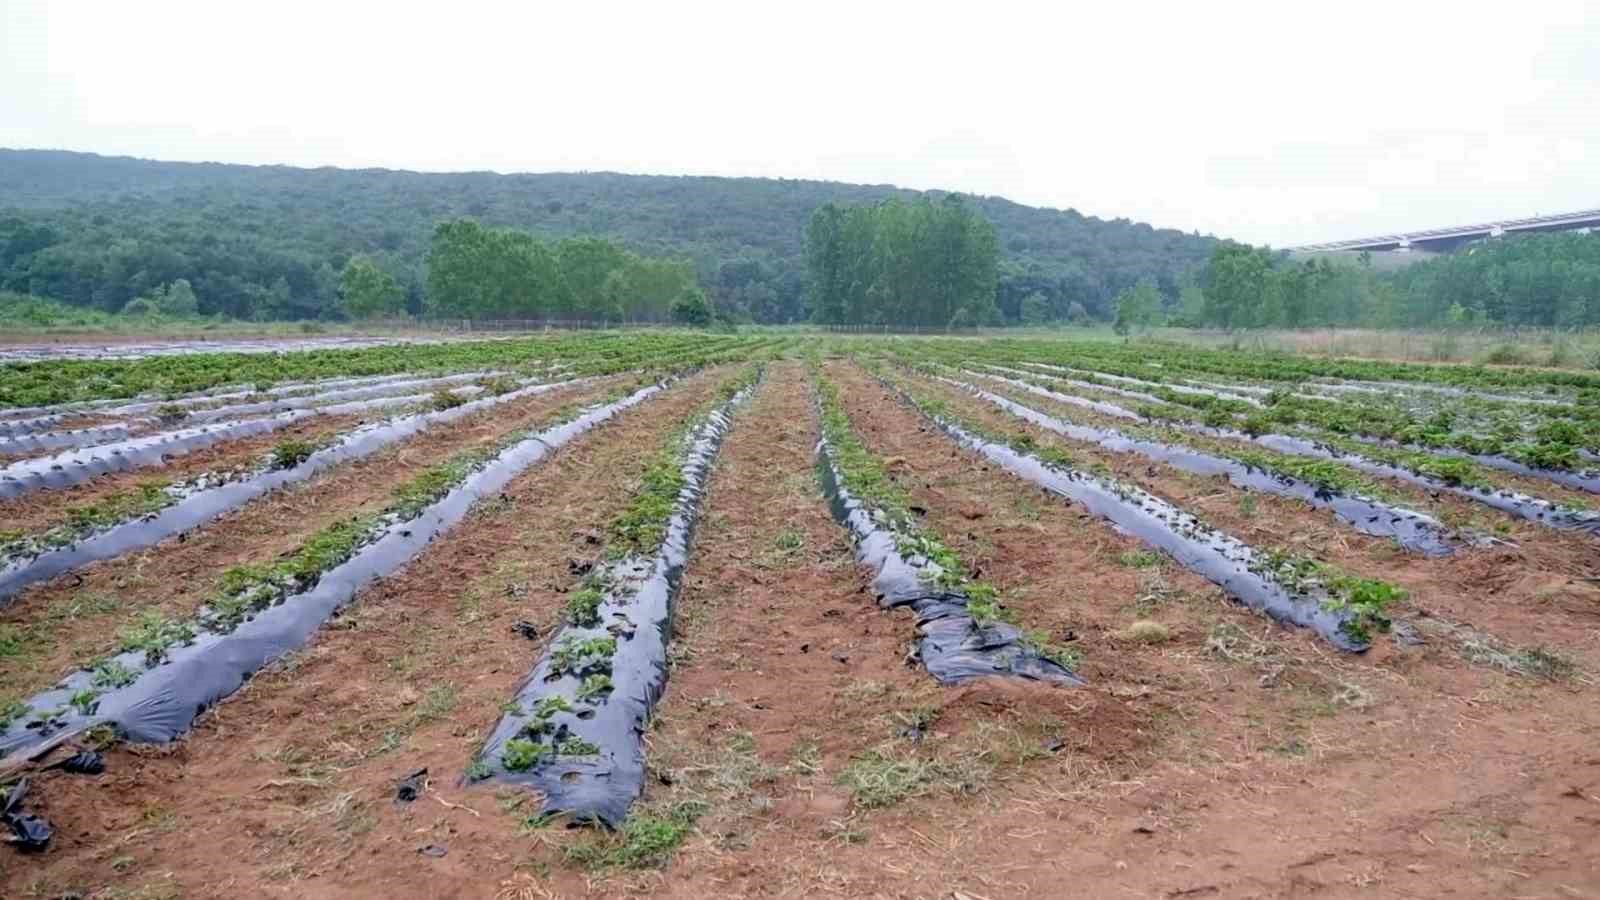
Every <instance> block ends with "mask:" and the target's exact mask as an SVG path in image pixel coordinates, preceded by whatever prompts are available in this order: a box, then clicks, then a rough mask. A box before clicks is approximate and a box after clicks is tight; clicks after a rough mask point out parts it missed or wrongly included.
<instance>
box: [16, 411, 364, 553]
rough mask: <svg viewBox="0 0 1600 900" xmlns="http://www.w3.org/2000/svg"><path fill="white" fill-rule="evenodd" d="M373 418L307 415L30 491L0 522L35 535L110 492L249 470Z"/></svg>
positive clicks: (61, 521) (65, 519)
mask: <svg viewBox="0 0 1600 900" xmlns="http://www.w3.org/2000/svg"><path fill="white" fill-rule="evenodd" d="M374 418H376V417H374V416H370V415H367V416H311V417H309V418H306V419H302V420H300V421H298V422H295V423H294V424H292V425H289V426H287V427H285V428H280V429H278V430H277V431H273V432H269V433H267V434H258V435H254V436H252V437H247V438H241V439H239V440H232V441H221V442H219V443H216V444H212V445H211V446H209V447H204V448H201V449H199V450H196V451H194V452H193V453H185V454H183V455H181V456H174V457H171V459H170V461H169V462H168V463H167V464H166V465H164V466H148V467H145V468H142V469H132V470H129V471H126V472H108V473H106V474H104V475H101V476H99V477H97V478H91V479H89V480H88V481H85V482H82V483H80V484H75V485H73V486H71V487H69V488H63V489H61V490H45V491H34V492H32V493H30V494H26V495H24V496H21V497H17V498H15V499H11V500H0V522H5V523H6V527H8V528H20V529H23V530H25V531H37V530H41V529H45V528H50V527H51V526H54V525H59V524H61V523H63V522H65V521H67V518H68V517H67V514H66V511H67V509H69V508H71V507H78V506H90V505H93V504H95V503H97V502H99V501H101V500H103V499H105V498H106V497H108V496H110V495H111V494H115V493H118V492H120V491H130V490H134V489H136V488H137V487H138V486H139V485H141V484H145V483H147V482H152V481H159V482H162V483H166V482H169V481H182V480H183V479H185V478H192V477H194V476H196V475H199V474H201V473H204V472H214V471H221V470H225V469H232V468H236V467H237V468H247V469H248V468H251V467H253V466H254V465H255V464H256V463H257V461H258V460H259V459H260V458H261V456H262V455H263V454H265V453H267V452H269V451H270V450H271V449H272V448H273V447H274V446H276V445H277V444H279V443H282V442H283V441H309V442H319V441H323V440H326V439H328V438H332V437H334V436H336V435H340V434H343V433H345V432H347V431H349V430H351V429H353V428H355V427H357V426H359V425H361V424H363V423H365V422H370V421H373V420H374Z"/></svg>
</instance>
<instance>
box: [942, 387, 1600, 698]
mask: <svg viewBox="0 0 1600 900" xmlns="http://www.w3.org/2000/svg"><path fill="white" fill-rule="evenodd" d="M916 384H917V385H918V387H919V390H926V392H927V393H928V394H929V395H930V396H936V397H938V398H940V399H942V400H945V401H946V402H949V403H951V404H954V405H956V406H958V407H959V408H960V409H961V411H962V414H963V415H964V416H968V417H970V418H971V419H972V420H973V421H976V422H979V423H981V424H984V425H985V426H988V427H991V428H993V429H995V430H997V431H1003V432H1010V433H1017V432H1022V433H1026V434H1028V435H1030V436H1031V437H1033V438H1034V439H1035V440H1036V441H1038V442H1039V444H1040V445H1041V446H1054V447H1060V448H1061V449H1063V450H1065V451H1067V452H1068V453H1069V454H1071V455H1072V457H1073V458H1074V459H1075V460H1078V461H1080V462H1081V463H1082V464H1083V465H1086V466H1089V465H1098V466H1103V467H1104V468H1105V469H1106V470H1107V471H1109V472H1111V473H1113V474H1114V475H1115V477H1117V478H1119V479H1121V480H1123V481H1126V482H1129V483H1132V484H1136V485H1138V486H1139V487H1142V488H1144V489H1146V490H1148V491H1150V492H1152V493H1154V494H1156V495H1157V496H1159V497H1161V498H1163V499H1165V500H1167V501H1169V502H1171V503H1173V504H1175V505H1177V506H1179V507H1182V508H1184V509H1187V510H1189V511H1191V512H1193V513H1196V514H1197V515H1199V516H1200V517H1201V518H1202V519H1204V520H1205V521H1207V522H1208V523H1210V524H1212V525H1214V526H1216V527H1218V528H1220V529H1222V530H1224V531H1226V532H1228V533H1230V534H1233V535H1235V536H1237V537H1239V538H1241V539H1243V540H1246V541H1248V542H1250V543H1252V544H1254V545H1256V546H1257V547H1260V548H1263V549H1268V548H1282V549H1286V550H1289V551H1292V552H1295V553H1298V554H1301V555H1305V556H1308V557H1312V558H1315V559H1318V560H1321V561H1324V562H1329V563H1333V564H1334V565H1336V566H1339V567H1340V568H1342V569H1344V570H1346V571H1349V572H1354V573H1357V574H1361V575H1364V576H1367V577H1372V578H1381V579H1383V580H1386V581H1391V582H1393V583H1395V584H1398V585H1400V586H1401V587H1403V588H1405V589H1406V590H1407V591H1408V592H1409V593H1410V607H1411V609H1412V610H1414V611H1415V610H1421V611H1426V612H1427V613H1429V614H1432V615H1437V616H1442V617H1445V618H1446V619H1448V620H1450V621H1452V622H1457V623H1460V622H1468V623H1471V624H1472V625H1473V626H1475V627H1476V628H1477V629H1481V630H1483V631H1486V632H1488V633H1491V634H1493V635H1496V636H1497V637H1499V638H1501V639H1502V640H1505V641H1510V642H1513V643H1514V644H1516V645H1519V646H1524V647H1550V648H1554V649H1559V650H1560V652H1562V653H1564V654H1568V655H1572V656H1573V657H1574V658H1575V659H1578V660H1580V661H1582V662H1584V664H1585V665H1586V666H1587V667H1588V668H1595V667H1596V666H1600V637H1597V635H1596V634H1595V632H1594V628H1593V627H1592V626H1593V622H1594V619H1595V617H1596V616H1600V584H1596V583H1594V581H1593V580H1592V579H1593V578H1594V576H1596V575H1600V570H1597V569H1596V564H1595V561H1594V547H1593V544H1594V540H1593V538H1592V537H1589V536H1587V535H1580V534H1571V533H1562V532H1552V531H1551V530H1549V529H1546V528H1542V527H1540V526H1538V525H1535V524H1533V523H1529V522H1522V523H1520V524H1519V525H1518V526H1516V527H1513V528H1512V529H1509V530H1505V529H1502V532H1503V534H1504V538H1505V539H1508V540H1509V541H1511V543H1504V542H1502V543H1497V544H1493V545H1490V546H1484V547H1478V548H1461V549H1460V550H1458V552H1457V553H1456V554H1455V555H1454V556H1451V557H1447V558H1435V559H1430V558H1427V557H1424V556H1421V555H1420V554H1414V553H1406V552H1403V551H1402V550H1401V549H1400V548H1399V547H1397V546H1396V545H1395V543H1394V542H1393V541H1390V540H1388V539H1386V538H1380V537H1373V536H1369V535H1363V534H1360V533H1357V532H1355V531H1353V530H1352V529H1349V528H1347V527H1344V525H1343V524H1342V523H1340V522H1339V521H1337V520H1336V519H1335V518H1334V517H1333V516H1332V515H1331V514H1329V513H1327V512H1325V511H1318V510H1314V509H1311V508H1309V507H1307V506H1306V505H1305V504H1302V503H1299V502H1297V501H1294V500H1290V499H1287V498H1282V497H1276V496H1273V495H1270V494H1265V493H1260V492H1254V491H1244V490H1241V489H1239V488H1237V487H1235V486H1233V485H1232V484H1230V483H1229V482H1228V481H1227V480H1226V479H1223V478H1204V477H1201V476H1198V475H1193V474H1190V473H1186V472H1182V471H1179V470H1177V469H1174V468H1172V467H1170V466H1167V465H1164V464H1154V463H1151V462H1149V461H1148V460H1144V459H1142V458H1139V457H1135V456H1133V455H1130V454H1122V453H1113V452H1110V451H1107V450H1103V449H1101V448H1099V447H1097V446H1095V445H1093V444H1090V443H1086V442H1082V441H1073V440H1069V439H1067V438H1064V437H1062V436H1060V435H1057V434H1055V433H1053V432H1050V431H1048V430H1046V429H1043V428H1038V427H1035V426H1032V425H1030V424H1028V423H1026V422H1023V421H1022V420H1021V419H1019V418H1017V417H1015V416H1011V415H1009V414H1007V413H1005V412H1003V411H1001V410H998V409H995V408H994V407H992V406H990V405H988V404H985V403H982V402H980V401H978V400H976V399H975V398H973V397H971V396H970V395H967V394H965V393H963V392H961V391H959V390H956V389H953V388H951V387H949V386H946V385H943V384H940V383H938V382H935V381H932V380H930V379H921V378H919V379H917V380H916ZM1028 403H1030V404H1033V405H1034V406H1035V408H1039V409H1041V410H1042V411H1045V412H1054V411H1056V410H1052V409H1051V408H1050V401H1049V400H1048V399H1046V398H1036V397H1030V398H1029V399H1028ZM1458 502H1463V501H1458ZM1444 518H1445V519H1446V520H1449V519H1450V518H1452V517H1450V516H1448V515H1446V516H1445V517H1444Z"/></svg>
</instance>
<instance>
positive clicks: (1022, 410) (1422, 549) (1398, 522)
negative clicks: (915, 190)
mask: <svg viewBox="0 0 1600 900" xmlns="http://www.w3.org/2000/svg"><path fill="white" fill-rule="evenodd" d="M939 380H940V381H943V382H945V383H947V384H951V385H954V386H955V387H958V388H961V389H962V390H965V391H967V392H969V393H972V394H974V395H975V396H977V397H980V398H982V399H984V400H987V401H988V402H990V403H992V404H994V405H995V406H998V407H1000V408H1001V409H1003V410H1005V411H1006V412H1009V413H1011V414H1012V415H1014V416H1017V417H1018V418H1021V419H1024V420H1026V421H1028V422H1032V423H1033V424H1035V425H1038V426H1039V427H1041V428H1045V429H1048V430H1050V431H1054V432H1055V433H1057V434H1060V435H1064V436H1066V437H1068V438H1071V439H1072V440H1075V441H1085V442H1088V443H1092V444H1095V445H1097V446H1099V447H1102V448H1104V449H1106V450H1110V451H1111V452H1113V453H1135V454H1138V455H1140V456H1143V457H1145V458H1146V459H1153V460H1156V461H1158V462H1164V463H1166V464H1168V465H1170V466H1172V467H1174V468H1176V469H1179V470H1182V471H1184V472H1190V473H1193V474H1196V475H1203V476H1206V477H1214V476H1217V475H1225V476H1227V478H1228V480H1229V481H1230V482H1232V483H1233V484H1234V486H1236V487H1241V488H1248V489H1251V490H1258V491H1263V492H1265V493H1269V494H1277V495H1278V496H1282V497H1292V498H1294V499H1296V500H1301V501H1304V502H1305V503H1307V504H1309V505H1311V506H1314V507H1317V508H1319V509H1328V510H1331V511H1332V512H1333V514H1334V515H1335V516H1337V517H1338V518H1339V519H1341V520H1343V521H1344V522H1345V523H1347V524H1348V525H1350V526H1351V527H1352V528H1354V529H1355V530H1357V531H1359V532H1361V533H1362V534H1370V535H1374V536H1376V537H1385V538H1392V539H1393V540H1394V541H1395V542H1396V543H1398V544H1400V546H1402V547H1404V548H1406V549H1407V550H1415V551H1417V552H1419V553H1422V554H1423V555H1425V556H1448V555H1450V554H1452V553H1454V552H1455V550H1456V546H1457V545H1458V544H1459V543H1461V541H1460V539H1459V538H1458V537H1457V536H1456V535H1455V534H1454V533H1452V532H1451V531H1450V529H1449V528H1448V527H1446V526H1445V524H1444V523H1443V522H1440V521H1439V520H1438V519H1435V518H1433V517H1432V516H1429V515H1426V514H1424V513H1420V512H1417V511H1415V510H1410V509H1401V508H1398V507H1394V506H1390V505H1388V504H1386V503H1382V502H1380V501H1377V500H1373V499H1372V498H1370V497H1362V496H1359V495H1354V494H1340V493H1336V492H1334V491H1330V490H1328V489H1327V488H1324V487H1321V486H1318V485H1315V484H1312V483H1310V482H1307V481H1302V480H1300V479H1298V478H1292V477H1289V476H1287V475H1280V474H1277V473H1275V472H1271V471H1268V470H1265V469H1259V468H1256V467H1255V466H1251V465H1246V464H1245V463H1242V462H1239V461H1238V460H1233V459H1229V458H1227V457H1225V456H1217V455H1214V454H1211V453H1205V452H1202V451H1200V450H1195V449H1192V448H1189V447H1181V446H1174V445H1170V444H1163V443H1161V442H1159V441H1151V440H1144V439H1141V438H1131V437H1128V436H1127V435H1125V434H1122V433H1121V432H1117V431H1112V430H1110V429H1105V428H1094V427H1090V426H1087V425H1078V424H1076V423H1072V422H1065V421H1062V420H1061V419H1057V418H1055V417H1054V416H1050V415H1046V414H1045V413H1042V412H1039V411H1038V410H1035V409H1032V408H1030V407H1027V406H1023V405H1022V404H1020V403H1016V402H1014V401H1012V400H1010V399H1008V398H1006V397H1002V396H1000V395H999V394H994V393H990V392H989V391H986V390H983V389H982V388H980V387H977V386H975V385H971V384H966V383H965V382H961V381H956V380H955V379H951V378H940V379H939Z"/></svg>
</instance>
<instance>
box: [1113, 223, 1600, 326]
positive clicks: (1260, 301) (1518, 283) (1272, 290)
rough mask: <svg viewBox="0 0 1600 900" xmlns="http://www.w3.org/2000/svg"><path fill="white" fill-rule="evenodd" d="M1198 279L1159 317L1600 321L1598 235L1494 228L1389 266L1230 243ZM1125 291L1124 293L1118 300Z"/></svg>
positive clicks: (1307, 322) (1415, 322)
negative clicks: (1450, 248) (1487, 235)
mask: <svg viewBox="0 0 1600 900" xmlns="http://www.w3.org/2000/svg"><path fill="white" fill-rule="evenodd" d="M1195 287H1196V288H1197V290H1195V291H1194V292H1193V293H1192V294H1190V295H1188V297H1187V298H1184V297H1181V296H1180V298H1179V300H1178V302H1177V303H1175V304H1171V305H1169V306H1168V307H1167V308H1166V309H1165V321H1167V322H1169V323H1172V324H1190V325H1210V326H1217V327H1222V328H1260V327H1278V328H1304V327H1317V326H1329V325H1345V326H1368V327H1375V328H1405V327H1429V326H1450V327H1455V326H1469V325H1496V326H1538V327H1546V328H1550V327H1554V328H1573V327H1581V326H1589V325H1600V238H1597V237H1595V236H1593V235H1588V234H1581V233H1576V232H1565V233H1557V234H1531V235H1516V236H1511V237H1505V238H1496V239H1492V240H1486V241H1480V242H1477V243H1474V244H1470V245H1468V246H1466V247H1463V248H1461V249H1459V250H1457V251H1455V252H1454V253H1451V254H1447V255H1441V256H1436V257H1431V258H1428V259H1425V260H1421V261H1419V262H1415V263H1412V264H1410V265H1406V266H1404V267H1402V268H1397V269H1392V270H1389V271H1378V270H1377V269H1375V268H1374V266H1373V265H1372V257H1371V256H1370V255H1362V256H1360V257H1358V258H1357V259H1355V260H1354V261H1350V260H1342V261H1337V262H1336V261H1332V260H1330V259H1328V258H1326V257H1322V258H1314V259H1302V260H1296V259H1293V258H1291V257H1290V256H1288V255H1287V254H1281V253H1273V252H1272V251H1270V250H1266V249H1263V248H1259V247H1247V246H1244V245H1241V244H1232V243H1226V244H1221V245H1219V246H1218V247H1217V249H1216V250H1215V251H1214V252H1213V253H1212V256H1211V259H1210V261H1209V262H1208V263H1207V265H1206V266H1205V267H1204V268H1203V269H1202V270H1201V271H1200V273H1199V275H1198V277H1197V279H1196V282H1195ZM1126 300H1127V297H1126V296H1124V297H1120V298H1119V307H1121V306H1122V305H1123V303H1122V301H1126ZM1186 300H1187V302H1186ZM1135 306H1137V304H1135ZM1150 318H1153V319H1160V318H1161V314H1160V313H1159V312H1158V313H1157V314H1156V315H1155V316H1151V317H1150Z"/></svg>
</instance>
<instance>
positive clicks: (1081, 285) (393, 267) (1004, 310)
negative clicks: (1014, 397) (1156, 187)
mask: <svg viewBox="0 0 1600 900" xmlns="http://www.w3.org/2000/svg"><path fill="white" fill-rule="evenodd" d="M943 196H944V195H943V194H939V193H929V194H923V193H921V192H917V191H905V190H899V189H896V188H892V187H888V186H881V185H880V186H870V185H851V184H840V183H835V182H819V181H796V180H785V179H760V178H702V177H668V176H635V175H618V174H611V173H573V174H546V175H497V174H493V173H463V174H422V173H414V172H394V171H383V170H361V171H352V170H340V169H297V168H290V167H285V166H235V165H221V164H213V163H166V162H154V161H148V160H136V159H128V158H116V157H102V156H96V155H93V154H82V153H65V152H55V151H16V150H0V220H6V221H8V224H7V225H6V226H4V227H3V228H0V231H4V234H3V235H0V289H10V290H13V291H18V292H22V293H32V294H34V295H37V296H41V297H54V298H57V299H59V300H62V301H64V302H66V303H69V304H71V305H73V306H77V307H81V308H93V309H96V310H101V311H105V312H111V313H116V312H119V311H120V310H122V309H123V308H124V307H125V306H126V305H127V304H128V303H130V302H131V301H134V300H137V299H140V298H145V299H153V298H152V295H151V292H152V291H154V290H156V289H158V288H161V287H163V286H166V285H171V284H173V283H174V282H176V281H178V280H179V279H182V280H185V281H187V282H188V283H189V285H190V287H191V289H192V290H193V292H194V294H195V296H196V298H197V300H198V304H199V306H198V308H199V313H200V314H201V315H215V314H220V315H225V316H229V317H233V318H240V319H337V318H340V317H342V316H344V315H345V314H346V312H345V309H344V306H343V301H342V293H341V285H342V284H343V281H344V273H345V269H346V267H347V266H348V265H349V263H350V261H351V260H352V259H354V258H358V257H359V258H363V259H365V260H366V261H367V262H370V263H371V264H372V265H374V266H376V267H377V268H378V269H379V270H381V271H383V272H386V273H388V274H389V275H391V276H392V277H393V278H394V281H395V283H396V284H397V286H398V288H399V290H400V292H401V293H402V294H403V295H404V303H405V306H406V308H407V309H408V310H409V311H410V312H412V313H421V312H423V311H425V309H426V307H427V300H426V296H427V293H428V274H427V259H428V255H429V253H430V252H431V251H432V245H433V232H434V228H435V227H436V226H437V225H438V223H440V222H442V221H449V220H453V219H458V218H463V217H468V218H472V219H475V220H477V221H479V222H482V223H483V224H484V225H485V226H486V227H490V228H515V229H520V230H522V231H526V232H528V233H529V234H531V235H532V236H533V237H534V238H535V239H537V240H539V241H542V242H545V243H546V244H553V243H555V242H559V241H561V240H563V239H567V238H573V237H578V236H582V235H597V236H602V237H604V238H605V239H606V240H607V241H609V242H610V243H612V244H613V245H615V246H617V247H619V248H623V249H626V250H628V251H630V252H632V253H635V254H638V255H640V256H642V257H645V258H668V257H670V258H673V259H680V260H687V261H688V262H689V263H690V264H691V265H692V266H693V268H694V270H695V273H696V276H697V278H698V281H699V283H700V284H701V285H702V286H703V287H704V290H705V291H706V292H707V294H708V295H709V296H710V299H711V300H712V301H713V302H714V304H715V307H716V309H717V310H718V311H719V314H721V315H725V316H727V317H728V318H729V319H731V320H734V321H749V322H771V323H784V322H800V321H806V320H808V319H809V318H811V316H812V310H811V307H810V301H809V299H808V298H809V294H808V292H807V291H806V289H805V280H806V262H805V255H804V239H805V233H806V230H807V229H806V225H807V222H808V221H809V219H810V216H811V215H812V212H813V211H814V210H815V209H816V208H817V207H819V206H822V205H824V204H827V203H838V204H850V205H855V204H873V203H878V202H881V201H884V200H889V199H899V200H901V201H904V202H906V203H916V202H918V201H919V200H922V199H932V200H934V201H935V202H938V201H939V199H940V198H941V197H943ZM968 204H969V205H970V206H971V207H972V208H973V209H974V210H976V211H977V212H979V213H981V214H982V215H983V216H984V217H985V218H986V219H988V220H989V221H990V222H992V223H993V225H994V230H995V234H996V238H997V241H998V244H999V252H1000V255H1001V259H1000V264H999V269H998V281H997V290H996V303H997V305H998V307H999V309H1000V313H1001V316H1002V318H1003V319H1004V320H1005V321H1006V322H1008V323H1009V322H1019V321H1022V319H1023V312H1024V309H1023V307H1024V301H1025V300H1027V299H1029V298H1032V300H1033V311H1034V312H1035V313H1036V314H1037V315H1038V316H1042V317H1045V318H1046V319H1048V320H1056V319H1064V318H1068V317H1071V316H1076V317H1078V318H1079V319H1102V320H1105V319H1109V318H1110V317H1111V315H1112V311H1113V298H1114V297H1115V296H1116V295H1117V293H1118V292H1119V291H1121V290H1122V289H1123V288H1126V287H1128V286H1130V285H1133V284H1135V283H1137V282H1138V281H1139V280H1140V279H1142V278H1148V279H1150V280H1151V281H1152V282H1153V283H1155V284H1156V285H1158V287H1159V288H1160V289H1161V290H1162V291H1163V292H1166V293H1173V292H1175V291H1176V290H1177V289H1178V286H1179V284H1180V282H1181V280H1182V278H1183V277H1184V273H1186V272H1189V271H1191V270H1193V269H1195V268H1197V267H1198V266H1200V265H1202V264H1203V263H1204V262H1205V260H1206V258H1207V256H1208V255H1209V254H1210V252H1211V248H1212V246H1213V245H1214V244H1215V243H1216V242H1215V241H1214V240H1213V239H1211V238H1208V237H1201V236H1199V235H1193V234H1186V233H1183V232H1179V231H1173V230H1164V229H1156V228H1152V227H1150V226H1149V225H1145V224H1141V223H1136V222H1130V221H1126V220H1121V219H1118V220H1103V219H1097V218H1094V217H1091V216H1085V215H1082V214H1080V213H1078V212H1075V211H1073V210H1047V209H1036V208H1033V207H1027V206H1022V205H1020V204H1016V203H1012V202H1010V201H1007V200H1004V199H1001V198H997V197H980V198H971V199H969V201H968ZM136 308H140V307H136Z"/></svg>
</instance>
